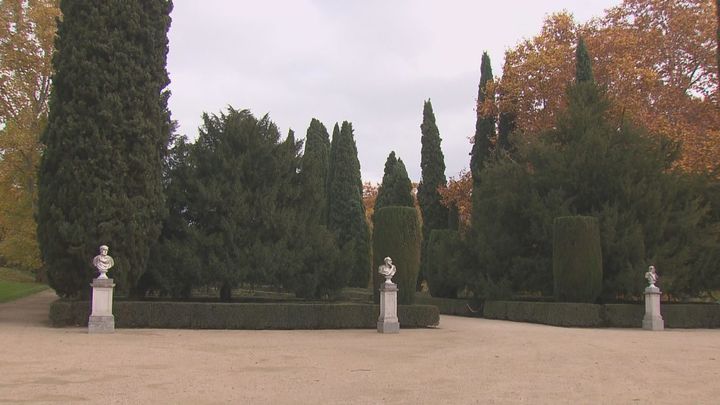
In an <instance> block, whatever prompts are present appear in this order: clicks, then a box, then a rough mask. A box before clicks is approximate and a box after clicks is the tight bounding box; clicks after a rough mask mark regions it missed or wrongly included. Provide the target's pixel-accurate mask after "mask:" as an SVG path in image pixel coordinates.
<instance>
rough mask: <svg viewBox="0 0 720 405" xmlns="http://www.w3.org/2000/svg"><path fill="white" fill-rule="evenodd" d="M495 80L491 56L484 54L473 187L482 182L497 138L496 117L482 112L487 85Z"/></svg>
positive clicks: (478, 98)
mask: <svg viewBox="0 0 720 405" xmlns="http://www.w3.org/2000/svg"><path fill="white" fill-rule="evenodd" d="M492 80H493V74H492V65H491V64H490V56H488V54H487V52H483V55H482V62H481V63H480V84H479V85H478V97H477V105H478V112H477V121H475V137H474V142H473V147H472V152H471V153H470V172H471V174H472V178H473V185H477V184H478V183H479V182H480V171H481V170H482V168H483V165H484V164H485V161H486V160H487V159H488V157H489V156H490V147H491V142H490V141H491V139H492V138H494V137H495V116H494V115H493V116H485V115H483V114H482V112H481V111H480V109H479V108H480V106H481V105H482V104H483V103H484V102H485V100H486V99H487V97H488V95H487V84H488V82H490V81H492Z"/></svg>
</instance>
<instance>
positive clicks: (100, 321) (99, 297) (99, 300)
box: [88, 278, 115, 333]
mask: <svg viewBox="0 0 720 405" xmlns="http://www.w3.org/2000/svg"><path fill="white" fill-rule="evenodd" d="M91 285H92V288H93V294H92V312H91V313H90V319H89V320H88V333H113V332H115V316H113V313H112V304H113V290H114V289H115V283H113V279H111V278H106V279H101V278H96V279H94V280H93V282H92V284H91Z"/></svg>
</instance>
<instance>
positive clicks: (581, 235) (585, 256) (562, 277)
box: [553, 216, 602, 302]
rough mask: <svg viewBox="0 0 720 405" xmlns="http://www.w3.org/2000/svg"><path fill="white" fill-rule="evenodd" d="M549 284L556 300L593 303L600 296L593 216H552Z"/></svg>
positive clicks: (597, 240)
mask: <svg viewBox="0 0 720 405" xmlns="http://www.w3.org/2000/svg"><path fill="white" fill-rule="evenodd" d="M553 285H554V291H555V298H556V299H557V300H558V301H570V302H595V300H596V299H597V298H598V297H599V296H600V291H601V290H602V251H601V249H600V230H599V228H598V221H597V219H596V218H593V217H583V216H572V217H559V218H555V222H554V231H553Z"/></svg>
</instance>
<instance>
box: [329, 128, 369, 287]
mask: <svg viewBox="0 0 720 405" xmlns="http://www.w3.org/2000/svg"><path fill="white" fill-rule="evenodd" d="M335 127H336V130H333V139H332V145H331V151H330V167H331V172H330V176H329V177H330V181H329V183H328V229H330V231H332V232H333V233H334V234H335V235H336V239H337V242H338V246H339V247H340V251H341V264H340V265H341V267H344V268H347V269H349V271H350V285H351V286H353V287H367V286H368V282H369V277H370V234H369V229H368V225H367V222H366V221H365V207H364V206H363V204H362V178H361V176H360V161H359V160H358V155H357V146H356V145H355V139H354V136H353V130H352V125H351V124H350V123H349V122H347V121H345V122H343V123H342V127H341V128H340V130H339V131H338V130H337V125H336V126H335Z"/></svg>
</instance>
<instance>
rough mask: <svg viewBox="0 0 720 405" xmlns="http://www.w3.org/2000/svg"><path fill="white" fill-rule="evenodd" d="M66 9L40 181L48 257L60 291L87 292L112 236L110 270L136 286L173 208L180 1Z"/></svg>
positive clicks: (77, 1)
mask: <svg viewBox="0 0 720 405" xmlns="http://www.w3.org/2000/svg"><path fill="white" fill-rule="evenodd" d="M60 8H61V11H62V15H63V18H62V20H60V22H59V26H58V32H57V38H56V42H55V49H56V53H55V56H54V58H53V67H54V71H55V74H54V76H53V91H52V96H51V100H50V113H49V117H48V125H47V128H46V131H45V133H44V134H43V136H42V139H41V140H42V142H43V144H44V145H45V150H44V153H43V157H42V161H41V167H40V173H39V180H38V182H39V212H38V240H39V244H40V250H41V254H42V259H43V261H44V263H45V265H46V268H47V271H48V278H49V282H50V285H51V286H52V287H53V288H54V289H55V290H56V291H57V292H58V294H60V295H62V296H75V295H78V294H80V295H87V294H88V292H89V287H88V283H89V282H90V280H91V278H92V277H93V276H94V274H95V272H94V269H93V268H92V266H91V264H90V260H91V258H92V257H93V256H95V255H96V254H97V252H98V246H99V245H101V244H107V245H109V246H110V255H111V256H113V257H114V259H115V267H113V268H112V269H111V271H110V276H111V277H113V278H114V279H115V280H116V282H117V286H118V289H119V291H121V292H128V291H131V290H132V289H133V288H134V287H135V284H136V282H137V281H138V279H139V277H140V276H141V275H142V274H143V272H145V269H146V263H147V259H148V256H149V249H150V246H151V245H152V244H153V243H154V242H155V241H156V240H157V238H158V236H159V233H160V228H161V223H162V220H163V216H164V213H165V208H164V201H163V193H162V181H161V180H162V162H163V157H164V156H165V154H166V149H167V143H168V141H169V134H170V131H171V127H172V126H171V122H170V115H169V112H168V110H167V100H168V96H169V92H168V91H167V90H165V88H166V86H167V85H168V83H169V79H168V73H167V71H166V69H165V64H166V56H167V51H168V39H167V32H168V29H169V27H170V11H171V9H172V2H171V1H169V0H147V1H141V0H107V1H100V2H95V1H90V2H88V1H81V0H74V1H73V0H67V1H62V2H61V4H60Z"/></svg>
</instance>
